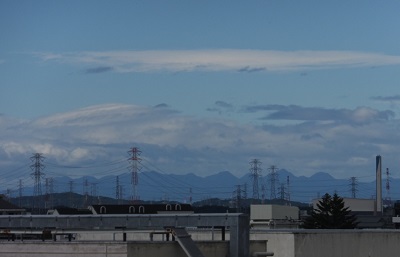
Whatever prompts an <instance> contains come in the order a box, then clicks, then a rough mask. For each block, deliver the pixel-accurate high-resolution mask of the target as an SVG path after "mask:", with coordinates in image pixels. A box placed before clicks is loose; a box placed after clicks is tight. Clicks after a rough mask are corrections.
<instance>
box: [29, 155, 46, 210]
mask: <svg viewBox="0 0 400 257" xmlns="http://www.w3.org/2000/svg"><path fill="white" fill-rule="evenodd" d="M30 159H31V161H32V162H33V164H32V165H31V166H30V167H31V169H32V170H33V172H32V173H31V176H32V177H33V179H34V180H35V182H34V186H33V204H32V208H33V209H38V210H39V209H40V205H41V204H42V199H41V198H42V183H41V180H42V178H43V177H44V173H43V172H42V171H43V169H44V167H45V166H44V164H43V161H44V157H43V154H41V153H35V154H33V156H32V157H31V158H30Z"/></svg>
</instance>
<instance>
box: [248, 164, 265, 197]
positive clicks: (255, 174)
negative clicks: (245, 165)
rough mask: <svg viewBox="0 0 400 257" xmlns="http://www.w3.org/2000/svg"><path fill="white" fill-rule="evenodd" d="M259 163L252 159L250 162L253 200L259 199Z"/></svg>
mask: <svg viewBox="0 0 400 257" xmlns="http://www.w3.org/2000/svg"><path fill="white" fill-rule="evenodd" d="M260 166H261V162H260V160H258V159H253V160H251V162H250V178H251V180H252V181H253V199H257V200H258V199H260V193H259V190H258V185H259V182H258V178H259V177H260V176H261V171H262V170H261V167H260Z"/></svg>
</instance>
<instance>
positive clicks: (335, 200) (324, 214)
mask: <svg viewBox="0 0 400 257" xmlns="http://www.w3.org/2000/svg"><path fill="white" fill-rule="evenodd" d="M356 226H357V222H356V217H355V216H354V215H352V214H351V211H350V210H349V208H348V207H345V206H344V201H343V198H342V197H339V196H338V195H337V194H336V193H335V194H334V195H333V197H332V196H331V195H330V194H328V193H326V194H325V195H324V196H323V197H322V199H321V200H320V201H319V202H318V203H317V209H314V210H313V211H312V213H311V216H310V217H308V218H307V219H306V220H305V222H304V224H303V227H304V228H308V229H354V228H356Z"/></svg>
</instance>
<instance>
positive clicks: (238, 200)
mask: <svg viewBox="0 0 400 257" xmlns="http://www.w3.org/2000/svg"><path fill="white" fill-rule="evenodd" d="M235 188H236V189H235V190H234V191H233V202H234V203H235V207H236V211H237V212H240V209H241V207H242V188H241V185H236V186H235Z"/></svg>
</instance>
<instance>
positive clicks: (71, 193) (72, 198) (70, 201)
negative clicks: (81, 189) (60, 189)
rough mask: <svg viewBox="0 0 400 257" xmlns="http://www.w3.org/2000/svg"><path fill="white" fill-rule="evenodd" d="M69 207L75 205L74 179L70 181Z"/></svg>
mask: <svg viewBox="0 0 400 257" xmlns="http://www.w3.org/2000/svg"><path fill="white" fill-rule="evenodd" d="M69 207H71V208H72V207H74V181H73V180H70V181H69Z"/></svg>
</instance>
